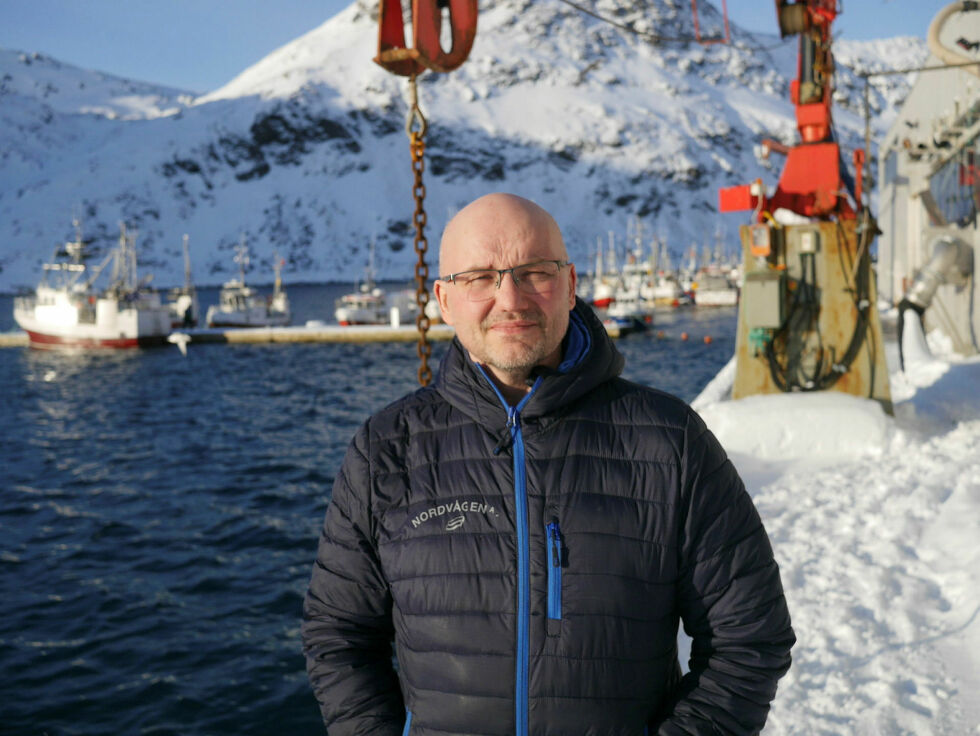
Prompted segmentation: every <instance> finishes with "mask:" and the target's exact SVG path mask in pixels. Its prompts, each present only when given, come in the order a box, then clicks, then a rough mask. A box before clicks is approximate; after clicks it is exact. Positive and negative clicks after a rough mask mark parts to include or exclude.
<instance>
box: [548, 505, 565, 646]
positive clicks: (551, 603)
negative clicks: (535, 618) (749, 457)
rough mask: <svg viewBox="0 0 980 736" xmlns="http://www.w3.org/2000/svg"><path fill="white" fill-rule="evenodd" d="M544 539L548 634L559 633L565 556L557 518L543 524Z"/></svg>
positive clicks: (556, 634) (554, 634) (555, 634)
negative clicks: (546, 556) (545, 548)
mask: <svg viewBox="0 0 980 736" xmlns="http://www.w3.org/2000/svg"><path fill="white" fill-rule="evenodd" d="M545 532H546V534H545V540H546V542H545V543H546V546H547V548H548V550H547V553H548V568H547V575H548V611H547V619H546V621H547V624H546V625H547V633H548V636H559V635H560V634H561V569H562V564H563V561H564V559H565V556H564V555H563V554H562V543H563V540H562V536H561V527H560V526H559V524H558V519H552V520H551V521H550V522H548V524H547V525H546V526H545Z"/></svg>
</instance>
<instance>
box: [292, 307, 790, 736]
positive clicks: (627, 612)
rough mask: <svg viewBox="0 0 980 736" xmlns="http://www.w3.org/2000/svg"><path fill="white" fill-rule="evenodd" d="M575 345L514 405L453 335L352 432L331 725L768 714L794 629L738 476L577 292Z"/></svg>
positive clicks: (336, 496) (334, 548)
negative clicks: (683, 666) (682, 645)
mask: <svg viewBox="0 0 980 736" xmlns="http://www.w3.org/2000/svg"><path fill="white" fill-rule="evenodd" d="M564 355H565V362H564V363H563V364H562V366H561V367H560V368H559V370H558V372H549V373H548V374H546V375H541V376H538V377H537V379H536V381H535V384H534V388H533V390H532V391H531V392H530V393H529V394H528V395H527V396H526V397H525V398H524V400H523V401H521V403H520V405H519V406H517V407H516V408H512V409H508V408H507V406H506V405H505V402H504V401H503V399H502V397H501V396H500V395H499V394H498V393H497V391H496V389H495V388H494V386H493V384H492V383H491V382H490V381H489V380H488V378H487V377H486V375H485V374H484V373H483V370H482V368H481V367H480V366H478V365H476V364H474V363H473V362H472V361H470V360H469V358H468V357H467V355H466V353H465V351H464V350H463V349H462V347H461V346H460V345H459V343H458V342H454V344H453V345H452V347H451V348H450V350H449V352H448V354H447V356H446V358H445V359H444V360H443V363H442V366H441V368H440V371H439V376H438V379H437V381H436V383H435V385H434V386H433V387H430V388H427V389H422V390H419V391H417V392H415V393H414V394H412V395H410V396H408V397H406V398H404V399H402V400H401V401H398V402H396V403H395V404H392V405H391V406H389V407H387V408H386V409H384V410H383V411H381V412H379V413H378V414H377V415H375V416H373V417H372V418H371V419H369V420H368V421H367V423H366V424H365V425H364V426H363V427H362V428H361V430H360V431H359V432H358V433H357V435H356V437H355V438H354V440H353V442H352V444H351V446H350V449H349V450H348V453H347V457H346V459H345V460H344V465H343V468H342V470H341V472H340V474H339V476H338V477H337V480H336V483H335V485H334V489H333V497H332V500H331V503H330V505H329V507H328V510H327V514H326V521H325V523H324V527H323V533H322V536H321V539H320V545H319V551H318V555H317V560H316V563H315V565H314V570H313V577H312V581H311V583H310V588H309V592H308V594H307V597H306V602H305V606H304V623H303V629H302V634H303V641H304V646H305V652H306V655H307V665H308V670H309V675H310V680H311V682H312V685H313V689H314V691H315V693H316V696H317V699H318V701H319V702H320V706H321V709H322V712H323V717H324V721H325V723H326V724H327V727H328V731H329V734H330V736H346V735H347V734H384V735H385V736H397V735H398V734H401V733H403V732H404V733H410V734H417V735H420V736H421V735H424V736H444V735H446V734H495V735H496V734H499V735H500V736H511V735H513V734H518V735H519V736H545V735H549V736H552V735H553V736H559V735H560V736H572V735H575V734H590V735H595V736H598V735H600V734H602V735H607V734H608V735H610V736H611V735H612V734H615V735H616V736H626V735H629V734H636V735H639V734H646V733H661V734H728V733H731V734H747V733H754V732H757V731H759V730H760V729H761V728H762V726H763V724H764V723H765V720H766V715H767V712H768V709H769V703H770V701H771V700H772V698H773V697H774V695H775V692H776V681H777V680H778V679H779V677H780V676H781V675H783V674H784V673H785V672H786V671H787V669H788V668H789V664H790V657H789V650H790V647H791V646H792V644H793V642H794V636H793V632H792V630H791V628H790V621H789V614H788V612H787V609H786V603H785V600H784V598H783V592H782V587H781V584H780V580H779V572H778V570H777V567H776V563H775V562H774V561H773V557H772V550H771V548H770V545H769V540H768V537H767V536H766V532H765V530H764V529H763V526H762V523H761V521H760V519H759V516H758V514H757V513H756V510H755V508H754V506H753V505H752V502H751V500H750V499H749V496H748V494H747V493H746V492H745V489H744V487H743V485H742V482H741V481H740V480H739V478H738V475H737V474H736V472H735V469H734V468H733V467H732V465H731V463H730V462H729V461H728V460H727V458H726V456H725V454H724V452H723V451H722V449H721V447H720V446H719V445H718V443H717V441H716V440H715V438H714V437H713V436H712V435H711V433H710V432H709V431H708V430H707V429H706V428H705V425H704V424H703V423H702V421H701V420H700V419H699V418H698V416H697V415H696V414H695V413H694V412H693V411H692V410H691V409H690V408H689V407H688V406H687V405H685V404H684V403H683V402H681V401H680V400H678V399H676V398H674V397H672V396H669V395H667V394H664V393H662V392H659V391H655V390H652V389H650V388H646V387H643V386H639V385H636V384H634V383H630V382H628V381H625V380H622V379H620V378H618V375H619V373H620V371H621V369H622V365H623V360H622V357H621V356H620V354H619V353H618V351H617V350H616V348H615V347H614V346H613V345H612V342H611V341H610V340H609V338H608V337H607V336H606V333H605V330H604V329H603V327H602V325H601V324H600V323H599V321H598V319H596V317H595V316H594V314H593V313H592V311H591V309H590V308H588V307H587V306H585V305H583V304H582V303H581V302H579V304H578V305H577V306H576V308H575V310H574V311H573V312H572V320H571V325H570V329H569V334H568V336H567V337H566V347H565V353H564ZM678 618H680V619H682V620H683V622H684V627H685V630H686V631H687V633H688V634H689V635H690V636H691V637H692V638H693V646H692V651H691V660H690V666H691V671H690V673H689V674H688V675H686V676H685V677H684V678H683V680H681V677H680V669H679V666H678V661H677V647H676V636H677V627H678ZM392 637H394V641H395V649H396V652H397V660H398V669H397V674H396V671H395V669H394V668H393V666H392V658H391V654H392V651H391V646H390V642H391V639H392Z"/></svg>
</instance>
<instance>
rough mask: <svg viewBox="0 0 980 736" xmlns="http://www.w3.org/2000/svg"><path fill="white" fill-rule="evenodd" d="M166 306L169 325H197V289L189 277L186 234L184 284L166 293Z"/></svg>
mask: <svg viewBox="0 0 980 736" xmlns="http://www.w3.org/2000/svg"><path fill="white" fill-rule="evenodd" d="M167 308H168V309H169V310H170V326H171V327H197V322H198V320H199V319H200V316H201V308H200V306H199V305H198V301H197V289H195V288H194V282H193V280H192V279H191V259H190V252H189V250H188V248H187V235H186V234H185V235H184V285H183V286H177V287H174V288H173V289H171V290H170V291H169V292H168V294H167Z"/></svg>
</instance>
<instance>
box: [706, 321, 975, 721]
mask: <svg viewBox="0 0 980 736" xmlns="http://www.w3.org/2000/svg"><path fill="white" fill-rule="evenodd" d="M919 334H920V335H921V333H919ZM914 342H915V341H914V340H913V341H912V342H911V343H909V342H908V341H907V344H906V351H905V354H906V370H905V371H904V372H903V371H899V370H898V369H897V366H898V359H897V347H896V346H894V345H892V346H890V348H891V350H890V353H889V365H891V366H894V367H895V368H893V370H892V373H891V391H892V398H893V400H894V402H895V415H894V417H892V416H888V415H887V414H885V413H884V412H883V411H882V410H881V408H880V406H879V405H878V404H877V403H876V402H873V401H871V400H866V399H858V398H853V397H850V396H845V395H839V394H834V393H820V394H785V395H777V396H760V397H752V398H748V399H742V400H740V401H734V402H732V401H719V399H720V398H721V396H722V395H723V394H724V393H725V392H726V391H727V388H728V386H729V385H730V380H731V372H732V370H733V366H731V365H730V366H729V368H728V369H727V372H726V371H723V372H722V373H721V374H719V376H718V378H717V379H716V380H715V381H714V382H713V383H712V384H711V385H709V386H708V387H707V388H706V389H705V391H704V392H703V393H702V394H701V396H699V397H698V399H696V400H695V402H694V405H695V407H696V408H697V409H698V411H699V412H700V413H701V415H702V416H703V417H704V419H705V421H706V422H707V423H708V425H709V427H711V429H712V430H713V431H714V432H715V434H716V435H717V436H718V437H719V439H720V440H721V442H722V444H723V445H724V446H725V447H726V448H727V449H728V451H729V453H730V455H731V457H732V460H733V462H734V463H735V465H736V467H737V468H738V469H739V471H740V473H741V474H742V477H743V479H744V480H745V483H746V486H747V487H748V489H749V491H750V493H751V494H752V497H753V498H754V500H755V503H756V506H757V507H758V509H759V512H760V513H761V515H762V517H763V519H764V521H765V524H766V528H767V529H768V532H769V535H770V538H771V539H772V543H773V547H774V549H775V553H776V558H777V560H778V562H779V565H780V570H781V572H782V579H783V585H784V587H785V589H786V597H787V600H788V602H789V607H790V613H791V615H792V618H793V627H794V629H795V631H796V635H797V639H798V642H797V644H796V647H795V648H794V649H793V666H792V668H791V669H790V672H789V674H788V675H787V676H786V677H785V679H783V680H782V681H781V682H780V686H779V693H778V695H777V697H776V701H775V703H774V704H773V709H772V713H771V715H770V718H769V723H768V725H767V727H766V730H765V733H766V734H769V735H773V734H971V733H980V699H978V697H977V694H978V693H980V579H978V578H980V358H971V359H964V358H961V357H958V356H955V355H953V354H952V353H951V351H950V348H949V345H948V343H947V342H946V341H944V339H943V336H942V335H940V334H938V333H931V334H930V335H929V340H928V344H929V347H930V348H931V353H932V354H931V355H930V354H929V352H928V351H926V350H917V349H916V346H915V344H914ZM933 356H936V357H933Z"/></svg>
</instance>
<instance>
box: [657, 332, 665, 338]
mask: <svg viewBox="0 0 980 736" xmlns="http://www.w3.org/2000/svg"><path fill="white" fill-rule="evenodd" d="M657 339H658V340H663V339H664V331H663V330H657Z"/></svg>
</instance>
